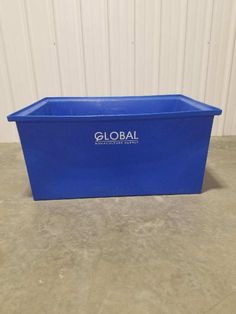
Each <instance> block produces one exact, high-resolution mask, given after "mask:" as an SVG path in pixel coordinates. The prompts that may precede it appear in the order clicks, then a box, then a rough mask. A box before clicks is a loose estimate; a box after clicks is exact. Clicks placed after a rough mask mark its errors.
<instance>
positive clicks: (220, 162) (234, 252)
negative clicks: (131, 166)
mask: <svg viewBox="0 0 236 314" xmlns="http://www.w3.org/2000/svg"><path fill="white" fill-rule="evenodd" d="M0 187H1V188H0V313H4V314H8V313H9V314H13V313H14V314H16V313H19V314H38V313H40V314H41V313H48V314H60V313H62V314H64V313H65V314H74V313H76V314H77V313H79V314H80V313H81V314H115V313H117V314H130V313H132V314H149V313H155V314H156V313H157V314H159V313H160V314H167V313H171V314H179V313H186V314H190V313H193V314H195V313H209V314H210V313H219V314H224V313H227V314H232V313H236V137H224V138H213V139H212V141H211V147H210V152H209V158H208V163H207V171H206V176H205V182H204V189H203V190H204V191H203V193H202V194H200V195H183V196H147V197H123V198H106V199H83V200H66V201H43V202H34V201H33V200H32V198H31V194H30V189H29V184H28V180H27V176H26V172H25V167H24V162H23V159H22V153H21V149H20V147H19V145H17V144H1V145H0Z"/></svg>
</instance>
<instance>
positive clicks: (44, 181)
mask: <svg viewBox="0 0 236 314" xmlns="http://www.w3.org/2000/svg"><path fill="white" fill-rule="evenodd" d="M212 121H213V116H203V117H186V118H179V119H153V120H149V119H139V120H126V121H122V120H119V121H98V120H97V121H90V122H87V123H85V122H79V121H76V122H70V123H68V122H63V121H59V122H53V123H51V122H46V121H45V122H33V121H31V122H17V127H18V131H19V135H20V139H21V143H22V148H23V151H24V156H25V161H26V165H27V170H28V174H29V178H30V182H31V186H32V192H33V196H34V198H35V199H60V198H77V197H97V196H121V195H148V194H183V193H199V192H200V191H201V188H202V181H203V176H204V170H205V163H206V158H207V151H208V145H209V139H210V133H211V127H212ZM120 130H122V131H124V132H126V133H127V132H128V131H132V132H133V131H136V134H137V136H138V138H139V139H138V143H133V144H132V143H131V144H115V145H114V144H108V145H107V144H106V145H96V144H95V139H94V134H95V133H96V132H98V131H99V132H107V133H109V132H112V131H120Z"/></svg>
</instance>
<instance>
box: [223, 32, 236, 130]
mask: <svg viewBox="0 0 236 314" xmlns="http://www.w3.org/2000/svg"><path fill="white" fill-rule="evenodd" d="M235 42H236V27H234V37H233V48H232V54H231V56H230V57H231V58H230V67H229V77H228V84H227V91H226V95H225V102H224V103H225V114H224V115H223V119H224V120H223V129H222V134H221V135H225V127H226V116H227V114H228V100H229V90H230V86H231V78H232V67H233V61H234V55H235Z"/></svg>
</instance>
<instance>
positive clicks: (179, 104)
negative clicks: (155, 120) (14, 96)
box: [8, 95, 221, 121]
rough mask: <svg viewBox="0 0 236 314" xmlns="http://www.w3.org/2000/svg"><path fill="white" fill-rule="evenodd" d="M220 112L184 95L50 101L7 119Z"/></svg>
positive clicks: (66, 98)
mask: <svg viewBox="0 0 236 314" xmlns="http://www.w3.org/2000/svg"><path fill="white" fill-rule="evenodd" d="M219 114H221V110H220V109H218V108H216V107H212V106H208V105H205V104H203V103H200V102H198V101H195V100H193V99H191V98H189V97H186V96H184V95H163V96H162V95H161V96H129V97H128V96H127V97H126V96H125V97H49V98H44V99H42V100H40V101H38V102H36V103H34V104H32V105H30V106H28V107H26V108H23V109H21V110H19V111H17V112H15V113H13V114H11V115H9V116H8V120H9V121H30V120H32V119H34V120H35V121H36V120H42V121H43V120H55V119H61V120H64V119H66V120H68V119H71V120H77V119H79V120H80V119H84V118H90V119H97V117H98V118H99V119H109V120H110V119H117V118H124V119H130V118H132V117H134V118H135V117H136V118H137V117H147V116H148V117H160V118H162V117H170V118H171V117H175V116H181V117H184V116H198V115H219Z"/></svg>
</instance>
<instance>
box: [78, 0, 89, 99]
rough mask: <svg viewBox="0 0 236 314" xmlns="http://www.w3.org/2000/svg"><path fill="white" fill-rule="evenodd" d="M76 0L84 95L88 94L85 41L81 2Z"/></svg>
mask: <svg viewBox="0 0 236 314" xmlns="http://www.w3.org/2000/svg"><path fill="white" fill-rule="evenodd" d="M78 1H79V13H80V27H81V37H82V59H83V67H84V82H85V93H86V96H88V82H87V72H86V61H85V42H84V26H83V14H82V3H81V0H78Z"/></svg>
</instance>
